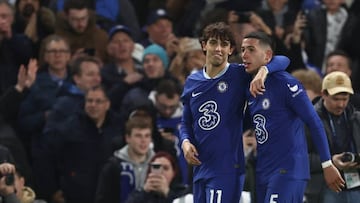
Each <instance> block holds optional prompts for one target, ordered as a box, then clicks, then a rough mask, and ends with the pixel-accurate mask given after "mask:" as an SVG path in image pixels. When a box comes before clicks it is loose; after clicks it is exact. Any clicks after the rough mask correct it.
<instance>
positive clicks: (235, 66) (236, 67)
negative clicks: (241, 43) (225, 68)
mask: <svg viewBox="0 0 360 203" xmlns="http://www.w3.org/2000/svg"><path fill="white" fill-rule="evenodd" d="M244 67H245V66H244V64H242V63H230V64H229V69H230V70H241V71H245V68H244Z"/></svg>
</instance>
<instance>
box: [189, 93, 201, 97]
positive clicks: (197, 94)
mask: <svg viewBox="0 0 360 203" xmlns="http://www.w3.org/2000/svg"><path fill="white" fill-rule="evenodd" d="M200 94H202V92H197V93H195V92H193V93H191V96H192V97H196V96H199V95H200Z"/></svg>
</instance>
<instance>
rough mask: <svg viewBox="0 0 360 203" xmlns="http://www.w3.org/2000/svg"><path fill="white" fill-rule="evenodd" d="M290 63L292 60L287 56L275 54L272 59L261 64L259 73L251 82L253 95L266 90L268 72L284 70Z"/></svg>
mask: <svg viewBox="0 0 360 203" xmlns="http://www.w3.org/2000/svg"><path fill="white" fill-rule="evenodd" d="M289 64H290V60H289V58H288V57H286V56H282V55H277V56H274V57H273V58H272V59H271V61H270V62H269V63H268V64H267V65H264V66H261V67H260V69H259V71H258V73H257V74H256V75H255V77H254V79H253V80H252V81H251V83H250V93H251V95H252V96H253V97H256V95H258V94H260V95H262V94H263V92H264V91H265V79H266V76H267V75H268V73H272V72H277V71H283V70H285V69H286V68H287V67H288V65H289Z"/></svg>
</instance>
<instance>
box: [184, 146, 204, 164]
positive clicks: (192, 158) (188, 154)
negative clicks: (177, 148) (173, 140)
mask: <svg viewBox="0 0 360 203" xmlns="http://www.w3.org/2000/svg"><path fill="white" fill-rule="evenodd" d="M182 150H183V152H184V157H185V159H186V161H187V162H188V164H190V165H200V164H201V162H200V160H199V159H198V158H197V156H198V155H199V154H198V152H197V150H196V148H195V146H194V145H193V144H191V143H190V142H189V141H184V142H183V144H182Z"/></svg>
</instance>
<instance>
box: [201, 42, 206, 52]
mask: <svg viewBox="0 0 360 203" xmlns="http://www.w3.org/2000/svg"><path fill="white" fill-rule="evenodd" d="M205 45H206V42H204V41H202V42H201V48H202V50H203V51H206V46H205Z"/></svg>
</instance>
